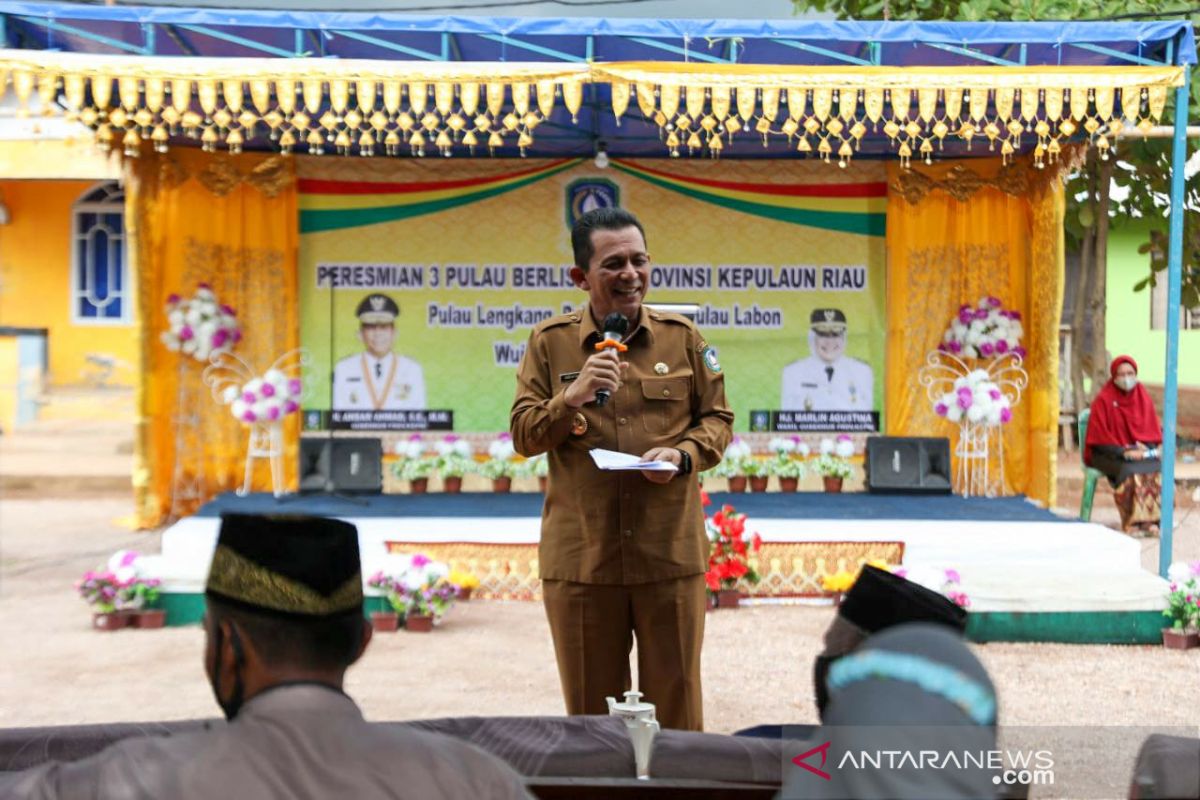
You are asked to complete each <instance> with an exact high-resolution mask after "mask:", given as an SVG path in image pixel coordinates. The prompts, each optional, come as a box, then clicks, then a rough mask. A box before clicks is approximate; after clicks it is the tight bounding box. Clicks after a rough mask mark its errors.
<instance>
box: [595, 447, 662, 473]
mask: <svg viewBox="0 0 1200 800" xmlns="http://www.w3.org/2000/svg"><path fill="white" fill-rule="evenodd" d="M590 453H591V456H592V461H595V462H596V466H597V467H599V468H600V469H609V470H643V469H644V470H651V471H653V472H675V471H677V470H678V469H679V467H677V466H675V465H674V464H672V463H671V462H670V461H642V460H641V459H640V458H638V457H637V456H631V455H629V453H618V452H617V451H616V450H602V449H600V448H598V447H597V448H595V449H593V450H591V451H590Z"/></svg>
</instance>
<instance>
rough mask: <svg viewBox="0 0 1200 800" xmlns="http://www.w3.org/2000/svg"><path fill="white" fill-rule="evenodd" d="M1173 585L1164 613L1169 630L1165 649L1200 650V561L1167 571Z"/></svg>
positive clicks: (1177, 565) (1166, 629)
mask: <svg viewBox="0 0 1200 800" xmlns="http://www.w3.org/2000/svg"><path fill="white" fill-rule="evenodd" d="M1167 579H1168V580H1170V581H1171V585H1170V586H1169V587H1168V590H1167V607H1166V609H1165V610H1164V611H1163V612H1162V613H1163V616H1164V617H1166V618H1167V622H1168V627H1166V628H1163V629H1162V640H1163V647H1169V648H1171V649H1172V650H1189V649H1191V648H1193V647H1200V630H1197V628H1200V561H1196V562H1193V563H1191V564H1186V563H1183V562H1177V563H1175V564H1172V565H1171V568H1170V569H1169V570H1168V571H1167Z"/></svg>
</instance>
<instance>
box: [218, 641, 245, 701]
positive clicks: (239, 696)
mask: <svg viewBox="0 0 1200 800" xmlns="http://www.w3.org/2000/svg"><path fill="white" fill-rule="evenodd" d="M215 636H216V643H215V649H216V652H217V662H216V663H215V664H214V665H213V680H212V690H213V695H215V696H216V698H217V705H219V706H220V707H221V711H222V712H223V713H224V714H225V719H226V720H228V721H230V722H232V721H233V718H234V717H236V716H237V714H238V711H240V710H241V709H242V702H243V693H244V689H245V687H244V686H243V684H242V664H243V662H244V660H245V659H244V657H243V655H242V640H241V637H239V636H238V632H237V628H234V627H232V626H231V627H230V628H229V644H230V646H231V647H232V648H233V661H234V664H233V668H234V673H233V691H232V692H231V693H230V695H229V699H228V700H222V699H221V693H220V690H219V689H218V688H217V687H218V686H220V685H221V643H222V640H223V639H224V632H223V631H222V630H221V626H220V625H217V631H216V634H215Z"/></svg>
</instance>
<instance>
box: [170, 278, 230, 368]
mask: <svg viewBox="0 0 1200 800" xmlns="http://www.w3.org/2000/svg"><path fill="white" fill-rule="evenodd" d="M166 310H167V330H165V331H163V333H162V341H163V344H165V345H166V346H167V349H168V350H170V351H172V352H177V353H183V354H184V355H186V356H190V357H192V358H194V359H196V360H197V361H203V362H206V363H207V362H208V359H209V357H210V356H212V355H213V354H215V353H224V352H228V351H229V350H232V349H233V347H234V345H236V344H237V343H238V342H240V341H241V340H242V329H241V326H240V325H239V324H238V320H237V312H235V311H234V310H233V309H232V308H230V307H229V306H228V305H225V304H222V303H218V302H217V296H216V295H215V294H214V293H213V290H212V287H211V286H209V285H208V284H207V283H201V284H198V285H197V287H196V294H195V295H194V296H193V297H190V298H186V299H185V298H183V297H180V296H179V295H178V294H175V293H172V294H169V295H167V307H166Z"/></svg>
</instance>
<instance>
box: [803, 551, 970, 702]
mask: <svg viewBox="0 0 1200 800" xmlns="http://www.w3.org/2000/svg"><path fill="white" fill-rule="evenodd" d="M906 622H930V623H936V624H939V625H944V626H946V627H948V628H949V629H950V630H952V631H953V632H955V633H956V634H958V635H960V636H961V635H962V634H963V633H965V632H966V630H967V611H966V609H964V608H960V607H959V606H957V605H955V604H954V603H952V602H950V601H949V600H948V599H946V598H945V597H944V596H942V595H941V594H938V593H937V592H935V591H933V590H932V589H926V588H925V587H924V586H921V585H920V584H918V583H913V582H912V581H910V580H906V579H904V578H902V577H900V576H899V575H894V574H892V573H891V572H888V571H887V570H886V569H879V568H878V567H872V566H870V565H869V564H865V565H863V568H862V572H860V573H859V576H858V580H856V581H855V582H854V585H853V586H851V587H850V591H848V592H846V596H845V597H844V598H842V604H841V605H840V606H839V607H838V613H837V616H836V617H834V618H833V622H832V623H830V625H829V629H828V630H826V631H825V647H824V649H823V650H822V651H821V654H820V655H818V656H817V658H816V662H815V663H814V664H813V688H814V689H815V690H816V701H817V712H818V714H820V716H821V719H822V721H824V719H825V705H826V702H827V700H828V692H827V690H826V686H825V677H826V675H827V674H828V672H829V668H830V665H832V664H833V663H834V662H835V661H837V659H839V658H841V657H842V656H845V655H846V654H848V653H850V652H852V651H853V650H854V649H855V648H856V647H858V646H859V645H860V644H862V642H863V641H864V640H865V639H866V638H867V637H868V636H870V635H871V634H873V633H878V632H880V631H882V630H885V629H887V628H891V627H894V626H896V625H902V624H904V623H906Z"/></svg>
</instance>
